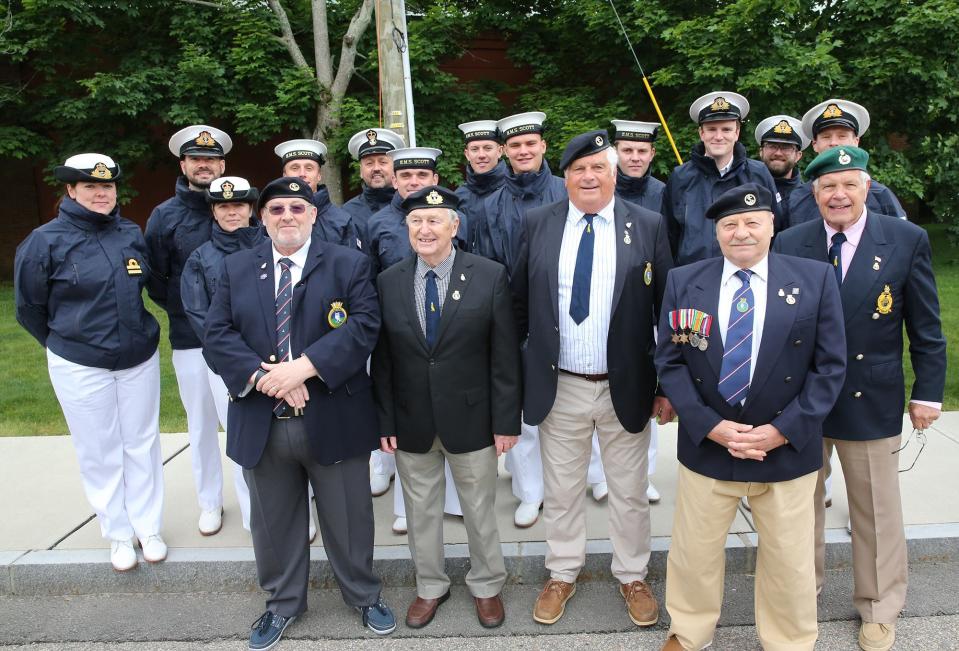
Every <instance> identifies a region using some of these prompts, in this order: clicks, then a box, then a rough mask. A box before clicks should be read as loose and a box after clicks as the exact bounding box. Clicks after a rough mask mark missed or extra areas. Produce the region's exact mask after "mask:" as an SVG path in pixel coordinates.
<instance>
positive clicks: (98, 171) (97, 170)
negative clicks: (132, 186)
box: [90, 162, 113, 179]
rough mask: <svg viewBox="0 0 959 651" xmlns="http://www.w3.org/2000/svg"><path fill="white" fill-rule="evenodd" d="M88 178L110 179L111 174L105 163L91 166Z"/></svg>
mask: <svg viewBox="0 0 959 651" xmlns="http://www.w3.org/2000/svg"><path fill="white" fill-rule="evenodd" d="M90 176H93V177H96V178H98V179H112V178H113V172H111V171H110V169H109V168H108V167H107V166H106V164H105V163H103V162H100V163H97V164H96V165H94V166H93V170H92V171H91V172H90Z"/></svg>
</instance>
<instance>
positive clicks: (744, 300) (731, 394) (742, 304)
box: [719, 269, 756, 406]
mask: <svg viewBox="0 0 959 651" xmlns="http://www.w3.org/2000/svg"><path fill="white" fill-rule="evenodd" d="M752 273H753V272H752V271H749V270H748V269H746V270H743V269H740V270H739V271H737V272H736V276H737V277H739V279H740V280H741V281H742V283H743V284H742V287H740V288H739V291H738V292H737V293H736V295H735V296H734V297H733V301H732V305H731V306H730V309H729V326H728V327H727V328H726V341H725V343H724V345H723V364H722V367H721V368H720V371H719V378H720V379H719V393H720V395H721V396H722V397H723V399H725V400H726V402H727V403H729V405H730V406H735V405H737V404H738V403H740V402H742V401H743V400H744V399H745V398H746V393H747V392H748V391H749V370H750V367H751V365H752V353H753V310H754V309H755V307H756V304H755V303H754V302H753V290H752V288H750V286H749V278H750V276H751V275H752Z"/></svg>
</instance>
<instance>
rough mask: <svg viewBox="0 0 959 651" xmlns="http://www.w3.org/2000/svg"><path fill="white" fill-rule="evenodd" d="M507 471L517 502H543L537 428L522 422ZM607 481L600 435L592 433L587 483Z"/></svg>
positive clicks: (508, 456)
mask: <svg viewBox="0 0 959 651" xmlns="http://www.w3.org/2000/svg"><path fill="white" fill-rule="evenodd" d="M506 470H507V471H508V472H509V473H510V475H511V476H512V478H513V495H514V496H515V497H516V498H517V499H518V500H519V501H520V502H542V501H543V459H542V457H541V456H540V452H539V428H538V427H537V426H536V425H527V424H526V423H523V426H522V428H521V430H520V437H519V441H517V442H516V445H515V446H513V448H512V449H510V450H509V451H508V452H507V453H506ZM604 481H606V473H605V471H604V470H603V459H602V457H601V456H600V453H599V438H598V437H597V436H596V432H593V443H592V450H591V451H590V455H589V469H588V470H587V471H586V482H587V483H588V484H590V485H592V484H599V483H601V482H604Z"/></svg>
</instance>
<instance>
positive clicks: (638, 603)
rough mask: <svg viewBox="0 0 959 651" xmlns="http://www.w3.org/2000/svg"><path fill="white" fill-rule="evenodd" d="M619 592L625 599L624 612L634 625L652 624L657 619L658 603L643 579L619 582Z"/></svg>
mask: <svg viewBox="0 0 959 651" xmlns="http://www.w3.org/2000/svg"><path fill="white" fill-rule="evenodd" d="M619 594H621V595H623V599H625V600H626V612H628V613H629V618H630V619H631V620H633V623H634V624H636V626H652V625H653V624H655V623H656V622H657V621H659V605H658V604H657V603H656V597H654V596H653V593H652V591H651V590H650V589H649V586H648V585H646V583H645V582H644V581H633V582H632V583H620V584H619Z"/></svg>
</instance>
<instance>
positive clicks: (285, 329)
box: [273, 258, 293, 416]
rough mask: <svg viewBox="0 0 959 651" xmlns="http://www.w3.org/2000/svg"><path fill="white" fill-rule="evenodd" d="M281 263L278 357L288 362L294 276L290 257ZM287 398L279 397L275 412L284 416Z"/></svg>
mask: <svg viewBox="0 0 959 651" xmlns="http://www.w3.org/2000/svg"><path fill="white" fill-rule="evenodd" d="M277 262H278V263H279V264H280V285H279V288H278V289H277V292H276V359H277V361H278V362H287V361H289V359H290V318H291V317H292V316H293V277H292V276H291V275H290V267H292V266H293V261H292V260H290V259H289V258H280V259H279V260H277ZM286 408H287V404H286V400H285V399H283V398H278V399H277V401H276V402H275V403H274V404H273V413H274V414H276V415H277V416H283V415H284V414H285V413H286Z"/></svg>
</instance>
